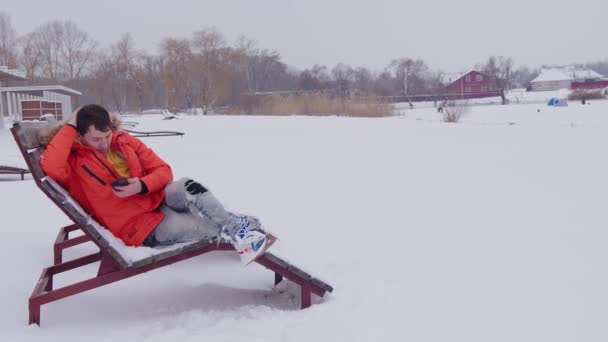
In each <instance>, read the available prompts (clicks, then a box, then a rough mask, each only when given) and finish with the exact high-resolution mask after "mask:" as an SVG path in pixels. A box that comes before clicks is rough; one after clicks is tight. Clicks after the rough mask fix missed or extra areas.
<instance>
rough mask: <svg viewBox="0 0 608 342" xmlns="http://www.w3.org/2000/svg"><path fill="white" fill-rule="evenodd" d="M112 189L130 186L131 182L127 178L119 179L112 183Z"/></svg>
mask: <svg viewBox="0 0 608 342" xmlns="http://www.w3.org/2000/svg"><path fill="white" fill-rule="evenodd" d="M111 185H112V187H113V188H115V187H117V186H125V185H129V180H128V179H126V178H119V179H117V180H115V181H113V182H112V183H111Z"/></svg>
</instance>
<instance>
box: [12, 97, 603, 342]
mask: <svg viewBox="0 0 608 342" xmlns="http://www.w3.org/2000/svg"><path fill="white" fill-rule="evenodd" d="M539 109H540V112H539V111H538V110H539ZM607 113H608V101H592V102H591V104H590V105H586V106H583V105H580V103H572V104H571V105H570V106H569V107H565V108H549V107H547V106H544V105H541V104H526V105H509V106H475V107H472V108H471V111H470V113H468V115H467V116H466V117H465V118H463V120H462V122H460V123H458V124H448V123H443V122H441V120H440V117H439V116H438V114H437V113H436V112H435V110H434V109H433V108H426V109H414V110H408V111H406V113H405V115H403V116H400V117H395V118H384V119H354V118H338V117H249V116H234V117H227V116H207V117H203V116H198V117H194V116H182V119H181V120H170V121H164V120H161V116H156V115H150V116H146V117H138V118H132V117H130V118H129V121H132V120H137V121H140V122H141V123H140V125H138V126H137V129H138V130H154V129H165V130H182V131H185V132H186V135H185V136H184V137H163V138H145V141H146V143H148V144H149V145H150V146H151V147H153V148H154V149H155V151H156V152H157V153H158V154H159V155H161V156H162V157H164V158H165V159H166V160H167V161H168V162H169V163H170V164H171V165H172V166H173V170H174V174H175V175H176V177H180V176H191V177H194V178H196V179H198V180H200V181H202V182H203V183H204V184H206V185H208V186H209V187H210V188H211V190H213V191H214V192H215V193H216V195H217V196H218V197H219V198H220V199H222V200H223V201H224V203H225V204H226V206H228V207H229V208H230V209H233V210H235V211H241V212H246V213H252V214H255V215H257V216H259V217H261V218H262V220H263V222H264V223H265V226H266V227H267V228H268V229H270V230H272V231H273V232H275V233H276V234H277V235H278V236H279V237H280V238H281V240H280V241H279V242H278V244H277V245H275V247H273V249H275V251H276V252H277V253H278V254H280V255H282V256H285V257H287V258H288V259H289V260H291V261H292V262H294V263H295V264H297V265H300V266H302V268H304V269H305V270H308V271H309V272H311V273H312V274H314V275H315V276H317V277H319V278H321V279H323V280H325V281H326V282H328V283H330V284H331V285H333V286H334V287H335V292H334V293H333V294H330V295H328V296H327V297H326V298H325V299H324V300H321V301H318V300H316V301H315V305H313V306H312V307H311V308H310V309H307V310H303V311H300V310H297V307H298V302H299V299H298V297H299V296H298V295H297V288H296V287H295V286H293V285H291V284H290V283H289V282H284V283H283V284H282V285H281V286H280V287H279V289H278V290H272V281H273V277H272V273H271V272H269V271H267V270H265V269H263V268H262V267H261V266H259V265H257V264H256V265H251V266H249V267H246V268H243V267H242V266H240V264H239V262H238V258H237V257H236V256H235V255H233V254H231V253H217V254H209V255H203V256H201V257H197V258H194V259H191V260H188V261H186V262H182V263H178V264H175V265H172V266H169V267H166V268H163V269H159V270H155V271H154V272H150V273H147V274H143V275H140V276H137V277H134V278H131V279H128V280H124V281H121V282H118V283H115V284H112V285H109V286H106V287H102V288H100V289H96V290H93V291H90V292H87V293H84V294H80V295H76V296H74V297H70V298H67V299H64V300H61V301H59V302H55V303H52V304H49V305H45V306H43V307H42V327H37V326H28V325H27V298H28V296H29V295H30V293H31V291H32V289H33V286H34V284H35V283H36V281H37V279H38V277H39V275H40V270H41V268H42V267H44V266H47V265H49V264H50V263H51V261H52V243H53V241H54V238H55V236H56V234H57V228H58V227H59V226H61V225H65V224H68V223H69V222H68V220H67V218H66V217H64V215H63V214H62V213H61V212H60V211H59V210H58V209H56V208H54V207H53V206H52V205H51V202H50V201H48V200H47V199H46V198H44V195H43V194H42V193H41V192H40V191H38V190H37V189H36V188H35V185H34V183H33V182H32V181H31V178H28V180H26V181H24V182H21V181H18V180H17V179H18V177H17V176H6V175H0V208H1V210H2V215H1V216H0V217H1V221H0V222H1V225H0V226H1V227H2V232H3V236H4V244H3V247H2V248H1V249H0V260H1V261H0V262H1V269H2V270H3V274H4V275H3V277H2V279H3V281H2V284H1V285H0V286H1V291H0V303H2V305H1V306H0V332H1V335H2V340H3V341H40V340H42V339H46V340H57V341H59V340H63V341H79V342H80V341H108V340H112V341H114V340H116V341H237V340H238V341H243V340H245V341H266V342H267V341H416V342H422V341H437V342H446V341H450V342H456V341H462V342H471V341H479V342H487V341H492V342H497V341H509V342H511V341H552V342H553V341H606V340H608V329H607V328H606V322H607V321H608V309H607V308H608V291H607V289H608V274H607V273H606V261H607V260H608V248H606V243H607V241H608V230H607V229H606V227H607V223H608V220H607V219H606V215H605V212H606V211H605V206H606V201H607V200H608V195H607V194H608V178H607V177H606V175H607V174H608V162H606V152H605V149H606V146H608V134H606V133H607V130H608V116H607ZM0 164H9V165H16V166H19V165H21V166H24V163H23V162H22V161H21V160H20V157H19V155H18V152H17V151H16V148H15V145H14V143H13V141H12V140H11V137H10V136H9V131H8V130H7V129H5V130H1V131H0ZM92 250H93V247H92V246H90V245H82V246H79V247H75V248H72V249H71V250H69V251H68V252H67V257H68V258H70V257H75V256H77V255H80V254H83V253H87V252H90V251H92ZM94 272H95V265H91V267H87V268H86V269H80V270H77V271H74V272H70V273H68V274H66V275H64V276H60V277H59V278H58V279H57V283H56V285H58V286H61V284H65V283H66V282H68V281H73V280H76V279H82V278H83V277H85V276H92V275H93V274H94ZM313 297H314V296H313Z"/></svg>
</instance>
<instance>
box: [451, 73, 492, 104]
mask: <svg viewBox="0 0 608 342" xmlns="http://www.w3.org/2000/svg"><path fill="white" fill-rule="evenodd" d="M444 91H445V93H444V94H445V95H446V97H447V98H448V99H449V100H458V99H478V98H483V97H493V96H500V90H499V89H498V88H497V87H496V82H494V79H492V78H491V77H490V76H487V75H485V74H482V73H481V72H478V71H475V70H473V71H470V72H468V73H466V74H465V75H463V76H462V77H460V78H459V79H457V80H455V81H454V82H452V83H450V84H448V85H447V86H446V87H445V90H444Z"/></svg>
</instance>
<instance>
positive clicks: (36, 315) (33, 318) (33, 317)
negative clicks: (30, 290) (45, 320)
mask: <svg viewBox="0 0 608 342" xmlns="http://www.w3.org/2000/svg"><path fill="white" fill-rule="evenodd" d="M29 306H30V324H37V325H38V326H40V304H34V303H33V302H32V300H30V305H29Z"/></svg>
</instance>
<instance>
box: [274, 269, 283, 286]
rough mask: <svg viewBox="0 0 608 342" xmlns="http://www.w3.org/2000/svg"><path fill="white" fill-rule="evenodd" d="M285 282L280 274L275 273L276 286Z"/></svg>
mask: <svg viewBox="0 0 608 342" xmlns="http://www.w3.org/2000/svg"><path fill="white" fill-rule="evenodd" d="M282 280H283V276H282V275H280V274H278V273H276V272H275V273H274V286H277V285H279V283H280V282H281V281H282Z"/></svg>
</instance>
